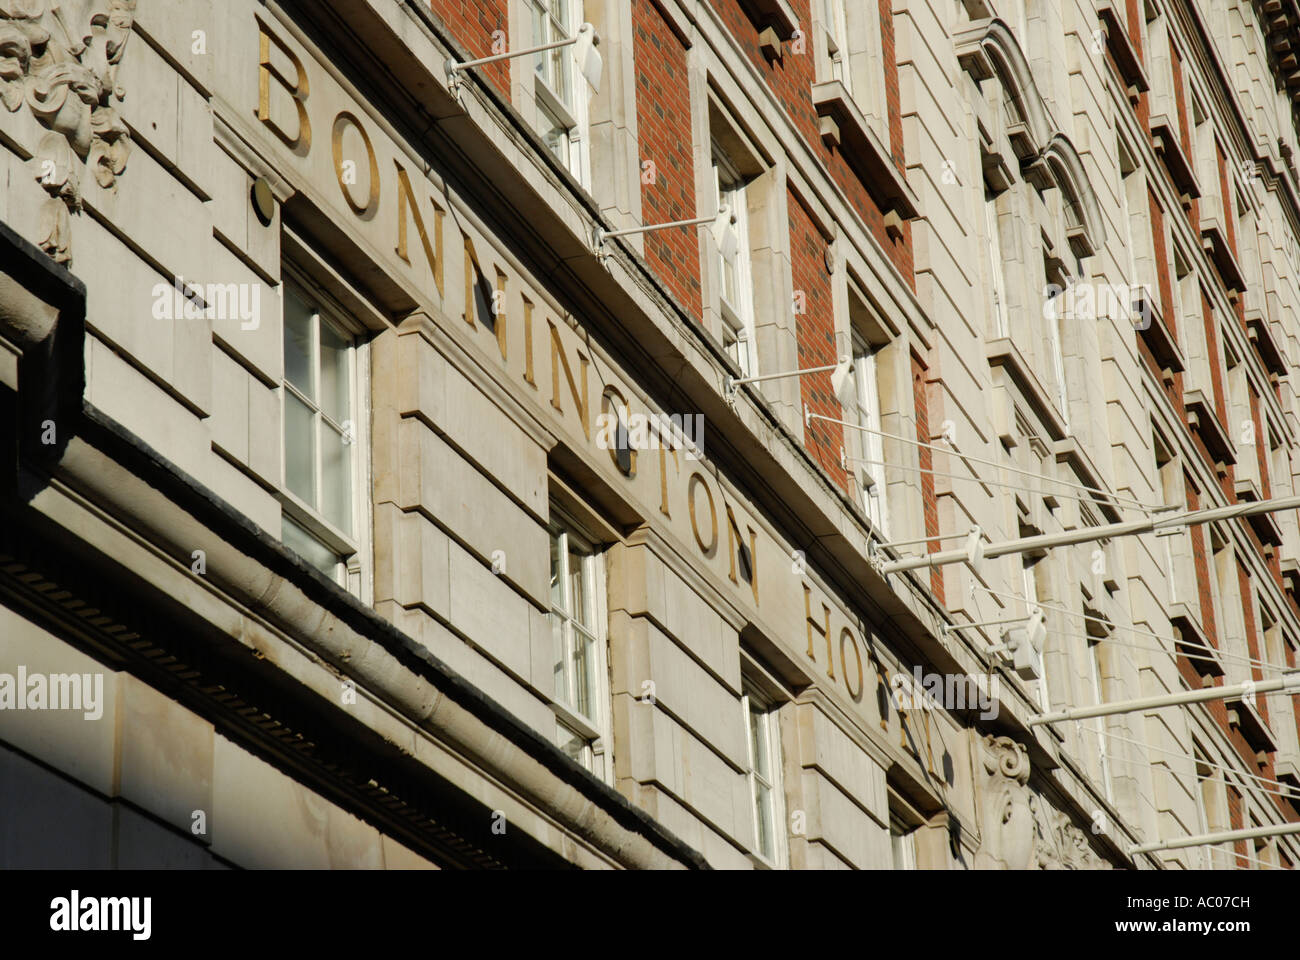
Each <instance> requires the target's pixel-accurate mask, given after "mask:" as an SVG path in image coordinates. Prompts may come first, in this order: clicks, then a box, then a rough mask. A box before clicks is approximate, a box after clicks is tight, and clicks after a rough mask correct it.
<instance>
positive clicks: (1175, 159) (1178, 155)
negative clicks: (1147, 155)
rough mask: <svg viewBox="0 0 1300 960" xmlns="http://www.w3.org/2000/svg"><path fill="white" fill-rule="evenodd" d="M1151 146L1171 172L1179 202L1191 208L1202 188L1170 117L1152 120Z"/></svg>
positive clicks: (1153, 118) (1158, 117) (1159, 117)
mask: <svg viewBox="0 0 1300 960" xmlns="http://www.w3.org/2000/svg"><path fill="white" fill-rule="evenodd" d="M1151 145H1152V146H1154V147H1155V149H1156V153H1158V154H1160V159H1161V160H1163V161H1164V164H1165V169H1166V170H1168V171H1169V176H1170V178H1171V179H1172V180H1173V181H1174V186H1175V187H1176V188H1177V189H1178V193H1179V194H1180V196H1179V201H1180V202H1181V203H1182V205H1183V206H1184V207H1187V206H1189V205H1190V204H1191V202H1192V201H1193V200H1196V199H1198V198H1199V197H1200V195H1201V188H1200V186H1199V185H1198V184H1197V182H1196V174H1195V173H1194V172H1193V170H1192V164H1191V161H1189V160H1188V159H1187V154H1185V153H1183V147H1182V144H1181V143H1179V141H1178V134H1177V132H1175V130H1174V125H1173V123H1171V122H1170V120H1169V118H1168V117H1166V116H1163V115H1162V116H1157V117H1152V118H1151Z"/></svg>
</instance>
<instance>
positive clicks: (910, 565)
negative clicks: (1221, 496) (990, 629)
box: [880, 496, 1300, 574]
mask: <svg viewBox="0 0 1300 960" xmlns="http://www.w3.org/2000/svg"><path fill="white" fill-rule="evenodd" d="M1298 509H1300V496H1292V497H1282V498H1281V499H1278V500H1259V501H1253V502H1250V503H1237V504H1233V505H1232V506H1228V507H1212V508H1210V509H1209V510H1194V511H1190V512H1188V513H1180V514H1176V515H1175V516H1172V517H1159V518H1155V517H1152V518H1148V519H1144V520H1130V521H1127V522H1124V523H1109V524H1105V525H1104V526H1100V527H1081V528H1080V529H1078V530H1067V531H1065V532H1064V533H1044V534H1040V535H1038V536H1036V537H1021V538H1020V539H1018V540H1007V541H1004V542H1003V543H990V544H988V545H987V546H985V548H984V557H985V559H990V560H991V559H994V558H996V557H1004V556H1007V555H1008V554H1016V553H1026V552H1028V551H1030V550H1047V549H1051V548H1052V547H1068V546H1072V545H1074V544H1078V543H1093V542H1095V541H1097V540H1109V539H1111V538H1112V537H1126V536H1131V535H1133V534H1138V533H1150V532H1151V531H1153V530H1163V529H1166V528H1169V527H1180V526H1187V527H1192V526H1197V525H1198V524H1202V523H1212V522H1213V521H1215V520H1231V519H1234V518H1236V517H1250V516H1255V515H1256V514H1261V513H1273V512H1276V511H1278V510H1298ZM965 559H967V553H966V551H965V550H943V551H940V552H938V553H931V554H927V555H925V556H920V557H908V558H907V559H905V560H893V561H890V562H889V563H885V564H881V567H880V571H881V572H882V573H885V574H890V573H901V572H903V571H904V570H920V569H922V568H925V567H931V568H933V567H942V566H947V565H948V564H950V563H961V562H962V561H963V560H965Z"/></svg>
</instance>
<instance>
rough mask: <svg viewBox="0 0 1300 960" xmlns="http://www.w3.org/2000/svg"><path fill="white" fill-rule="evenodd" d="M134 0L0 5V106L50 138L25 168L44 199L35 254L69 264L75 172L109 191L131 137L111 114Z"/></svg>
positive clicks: (27, 0)
mask: <svg viewBox="0 0 1300 960" xmlns="http://www.w3.org/2000/svg"><path fill="white" fill-rule="evenodd" d="M135 7H136V0H0V105H2V107H3V109H5V110H8V111H9V112H10V113H16V112H18V111H19V110H22V109H23V108H24V105H25V106H26V108H27V109H30V110H31V111H32V114H33V115H34V116H35V117H36V119H37V120H38V121H39V122H40V123H41V124H42V125H43V126H45V127H47V128H48V129H49V130H50V131H51V133H50V135H48V136H46V137H43V138H42V139H41V142H40V144H39V145H38V147H37V151H36V153H35V154H34V155H33V157H32V159H31V161H30V166H31V168H32V170H33V173H34V175H35V177H36V179H37V181H39V182H40V184H41V186H42V187H44V188H45V191H46V192H47V193H48V194H49V195H50V198H49V199H48V200H47V201H45V204H44V206H43V208H42V211H41V234H42V236H41V239H40V246H41V248H42V249H43V250H44V251H45V252H46V253H48V254H49V255H50V256H52V257H54V259H55V260H57V261H58V262H59V263H65V264H66V263H69V262H70V261H71V259H72V254H71V251H70V249H69V247H70V236H69V226H68V216H69V214H70V213H73V212H77V211H79V210H80V209H81V182H80V173H79V168H80V167H79V164H78V163H77V162H76V160H74V156H75V157H76V158H77V159H79V160H80V161H81V163H84V164H85V166H86V168H87V169H88V170H89V171H90V173H91V175H92V176H93V177H94V178H95V182H96V183H98V184H99V185H100V186H101V187H104V188H105V189H110V190H111V189H114V187H115V186H116V183H117V178H118V177H119V176H121V174H122V173H123V171H125V170H126V160H127V155H128V153H129V151H130V144H131V137H130V134H129V133H128V131H127V128H126V124H124V123H123V122H122V118H121V117H120V116H119V115H118V113H117V110H116V109H115V108H114V106H113V103H114V101H120V100H122V99H123V98H124V97H125V96H126V94H125V91H123V90H122V88H121V87H119V86H118V85H117V80H116V77H117V66H118V64H119V63H120V62H121V60H122V54H123V52H124V51H125V49H126V43H127V39H128V38H129V37H130V35H131V26H132V24H133V23H134V21H135Z"/></svg>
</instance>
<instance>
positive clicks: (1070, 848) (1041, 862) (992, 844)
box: [977, 735, 1109, 870]
mask: <svg viewBox="0 0 1300 960" xmlns="http://www.w3.org/2000/svg"><path fill="white" fill-rule="evenodd" d="M982 754H983V763H982V764H981V767H982V769H981V771H980V772H981V776H980V787H981V790H980V799H981V808H982V815H981V818H982V824H981V841H982V842H981V844H980V849H979V853H978V854H977V865H978V866H980V867H983V868H992V869H1007V870H1099V869H1106V868H1107V867H1108V866H1109V864H1107V863H1106V862H1105V861H1104V860H1102V859H1101V857H1099V856H1098V855H1097V854H1096V852H1095V851H1094V850H1093V849H1092V846H1091V844H1090V843H1089V842H1088V837H1087V835H1086V834H1085V833H1084V832H1083V830H1081V829H1079V827H1077V826H1076V825H1075V824H1074V823H1073V821H1072V820H1071V819H1070V818H1069V817H1068V816H1067V815H1066V814H1065V813H1063V812H1062V811H1060V810H1057V809H1056V808H1055V807H1053V806H1052V805H1051V804H1050V803H1049V802H1048V801H1047V800H1046V799H1045V798H1044V797H1043V795H1042V794H1040V793H1039V792H1038V791H1036V790H1034V789H1033V788H1032V787H1030V785H1029V772H1030V771H1029V752H1028V750H1026V749H1025V746H1024V744H1022V743H1017V742H1016V741H1015V740H1012V739H1011V738H1010V737H995V736H992V735H989V736H986V737H985V738H984V740H983V743H982Z"/></svg>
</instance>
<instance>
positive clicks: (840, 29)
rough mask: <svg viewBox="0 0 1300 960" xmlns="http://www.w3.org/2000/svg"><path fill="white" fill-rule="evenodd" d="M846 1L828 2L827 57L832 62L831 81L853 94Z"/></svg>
mask: <svg viewBox="0 0 1300 960" xmlns="http://www.w3.org/2000/svg"><path fill="white" fill-rule="evenodd" d="M844 3H845V0H826V13H825V16H826V20H825V27H826V57H827V59H828V60H829V61H830V72H831V79H832V80H838V81H840V83H842V84H844V89H845V90H847V91H849V93H852V92H853V72H852V71H851V70H850V69H849V30H848V21H847V19H846V18H845V15H844Z"/></svg>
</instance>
